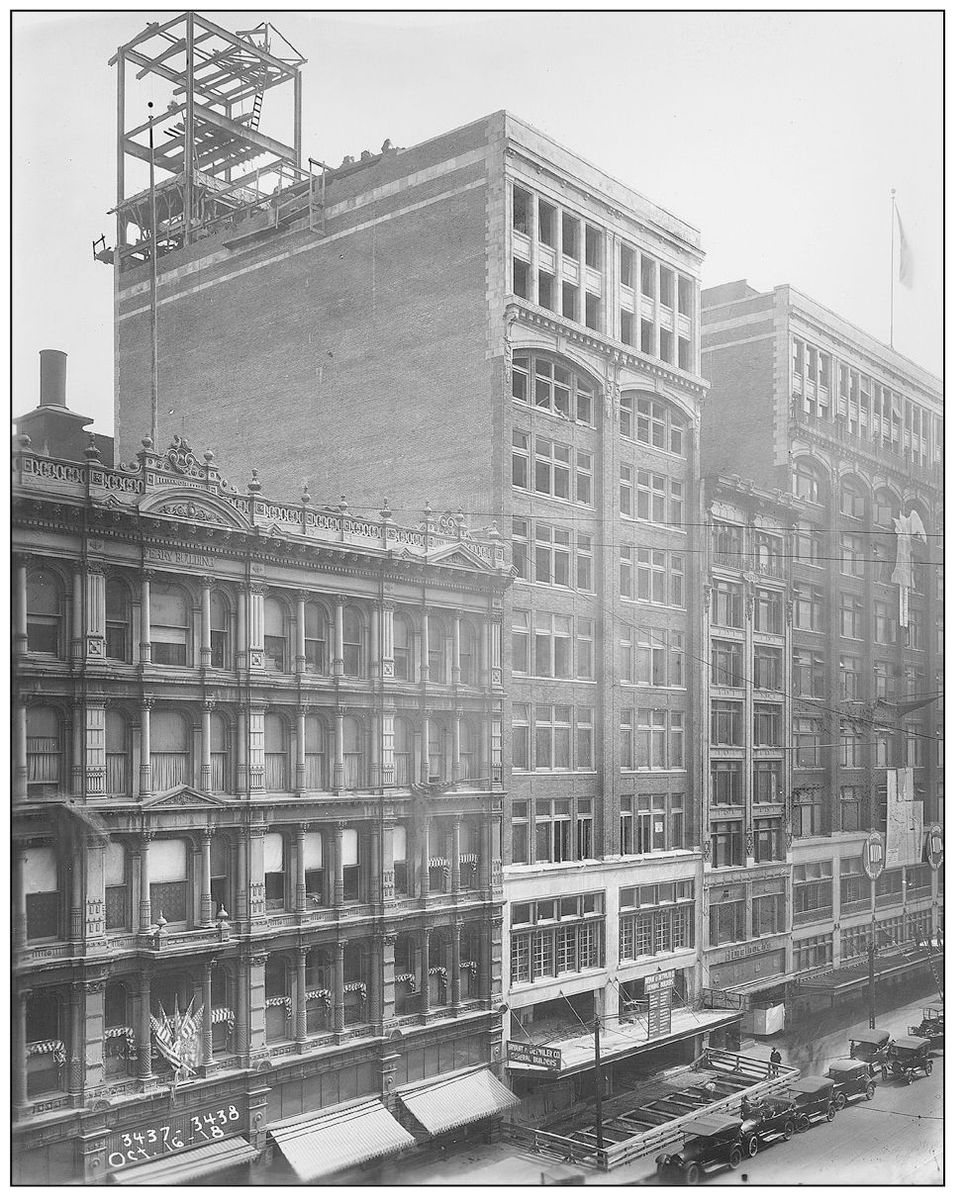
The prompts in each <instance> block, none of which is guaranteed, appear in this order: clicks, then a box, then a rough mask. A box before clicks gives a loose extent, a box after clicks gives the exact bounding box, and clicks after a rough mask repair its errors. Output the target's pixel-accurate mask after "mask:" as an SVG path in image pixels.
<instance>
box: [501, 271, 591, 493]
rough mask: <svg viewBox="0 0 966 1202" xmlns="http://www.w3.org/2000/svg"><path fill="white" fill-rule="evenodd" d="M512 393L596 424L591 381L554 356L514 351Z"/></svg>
mask: <svg viewBox="0 0 966 1202" xmlns="http://www.w3.org/2000/svg"><path fill="white" fill-rule="evenodd" d="M564 287H565V288H566V285H564ZM512 394H513V399H514V400H515V401H520V402H522V403H523V404H525V405H530V406H532V407H533V408H535V409H542V410H543V411H544V412H546V413H550V414H553V415H554V416H556V417H562V418H567V419H568V420H570V421H576V422H579V423H581V424H582V425H591V426H592V425H594V424H596V389H595V387H594V385H593V384H592V383H591V381H590V380H589V379H588V378H587V377H586V376H582V375H580V374H579V373H578V372H575V371H573V370H571V368H569V367H567V366H565V365H564V364H563V363H560V362H558V361H556V360H553V359H548V358H544V357H542V356H538V355H532V354H528V353H527V352H525V351H516V352H514V355H513V381H512ZM514 483H516V481H515V480H514ZM521 487H526V486H525V485H523V486H521Z"/></svg>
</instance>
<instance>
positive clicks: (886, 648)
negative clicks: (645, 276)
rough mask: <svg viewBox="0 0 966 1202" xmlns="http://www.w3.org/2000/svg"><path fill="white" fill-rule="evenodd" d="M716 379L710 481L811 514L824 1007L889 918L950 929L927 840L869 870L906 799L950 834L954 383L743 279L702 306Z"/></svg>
mask: <svg viewBox="0 0 966 1202" xmlns="http://www.w3.org/2000/svg"><path fill="white" fill-rule="evenodd" d="M702 364H703V370H704V374H705V375H706V376H707V377H708V379H709V380H710V382H711V393H710V399H709V403H708V409H707V413H706V421H705V425H704V443H703V448H704V449H703V459H704V461H705V466H706V467H707V468H708V469H709V470H710V469H715V468H717V469H719V470H723V471H724V470H726V471H728V472H735V473H738V474H740V475H741V476H744V477H746V478H750V479H753V480H754V481H755V482H756V484H757V485H759V486H760V487H764V488H779V489H782V490H784V491H785V492H786V493H788V494H790V495H791V497H792V498H793V500H794V505H795V508H796V510H797V513H796V514H795V516H794V519H793V520H789V522H788V525H787V529H786V535H787V537H789V538H790V540H791V546H790V551H791V555H790V559H788V560H786V562H787V563H788V564H789V568H788V573H787V578H788V580H789V582H790V584H791V587H792V613H791V633H790V638H791V644H792V659H791V671H790V676H789V677H788V678H787V683H786V684H785V686H784V687H785V689H786V691H787V704H788V707H789V709H790V717H791V735H790V739H789V740H788V742H789V743H790V745H791V773H790V780H789V786H788V787H789V790H790V802H791V810H790V817H791V828H790V841H791V848H790V859H791V862H792V872H793V890H792V894H793V902H792V919H793V936H794V944H793V963H792V965H791V968H792V970H793V971H795V972H805V971H806V970H813V969H816V968H823V967H826V968H828V969H831V970H832V971H831V972H830V973H829V974H828V975H826V976H825V977H824V978H822V979H821V980H820V981H819V984H818V992H822V991H824V993H825V994H826V995H829V994H834V991H835V990H840V991H847V990H849V989H853V988H857V987H859V986H860V985H861V979H862V978H863V977H864V968H865V960H866V952H867V947H868V943H869V940H870V938H871V937H872V928H873V922H875V923H877V925H878V932H879V934H878V940H877V942H878V944H879V945H880V946H887V945H890V944H899V945H902V944H906V945H909V944H911V943H913V942H914V941H915V940H916V938H917V937H918V935H919V934H920V933H921V934H923V935H925V934H927V933H928V932H929V931H931V930H932V929H933V928H934V927H937V926H939V925H941V915H942V904H943V900H942V874H941V869H940V868H934V867H931V866H930V864H929V863H927V862H924V856H923V848H922V844H921V843H919V844H918V845H917V846H916V847H914V848H910V849H909V852H908V854H907V855H906V856H905V857H903V858H898V859H897V858H896V856H895V854H894V851H898V847H895V848H894V849H893V850H890V847H889V842H890V841H892V842H893V843H895V839H894V838H893V836H891V835H889V833H888V832H887V836H888V837H887V841H886V842H887V846H886V867H887V871H886V872H885V873H884V874H883V876H882V877H880V878H879V880H878V882H877V883H875V884H871V883H870V881H869V880H868V878H867V876H866V875H865V873H864V871H863V869H862V862H861V857H862V854H863V847H864V844H865V839H866V834H867V832H869V831H870V830H873V829H878V830H882V831H886V816H887V814H886V811H887V797H888V794H889V791H890V790H891V789H895V790H896V793H895V796H896V797H897V798H899V800H902V799H903V796H902V795H903V793H904V792H906V791H908V798H907V799H906V800H908V801H909V802H912V803H914V808H919V809H921V812H922V815H923V820H924V823H925V827H926V828H927V829H928V828H929V827H930V826H932V825H941V824H942V821H943V758H942V749H943V741H942V733H943V729H942V727H943V716H942V670H943V494H942V449H943V398H942V383H941V381H940V380H938V379H936V378H935V377H934V376H932V375H930V374H929V373H928V372H926V371H924V370H923V369H922V368H920V367H918V366H917V365H916V364H914V363H912V362H910V361H909V360H908V359H906V358H904V357H903V356H902V355H900V354H898V353H896V352H895V351H894V350H892V349H891V348H889V347H886V346H883V345H882V344H881V343H879V342H877V341H876V340H875V339H873V338H871V337H869V336H868V335H867V334H865V333H863V332H862V331H861V330H859V329H857V328H856V327H855V326H853V325H851V324H850V323H849V322H847V321H845V320H843V319H842V318H840V317H838V316H837V315H836V314H834V313H832V312H831V311H829V310H828V309H826V308H824V307H823V306H822V305H820V304H818V303H816V302H815V301H813V300H811V299H810V298H808V297H806V296H804V295H802V294H801V293H800V292H797V291H796V290H795V289H793V288H791V287H788V286H781V287H778V288H775V289H774V290H773V291H771V292H767V293H759V292H756V291H755V290H754V289H752V288H750V287H749V286H748V285H747V283H746V282H744V281H741V282H738V283H732V284H724V285H721V286H720V287H716V288H710V289H706V290H705V291H704V293H703V294H702ZM741 587H747V586H741ZM737 603H738V604H740V597H739V599H738V602H737ZM909 772H911V777H910V776H909V775H908V773H909ZM934 858H935V857H934ZM917 963H918V961H917V958H916V957H915V956H912V957H911V958H910V957H909V956H904V957H903V956H899V957H895V958H893V960H892V961H886V960H883V971H886V970H888V972H890V973H892V974H893V975H895V974H898V973H901V972H905V971H906V970H909V969H912V968H915V967H916V965H917ZM814 992H815V990H813V993H814Z"/></svg>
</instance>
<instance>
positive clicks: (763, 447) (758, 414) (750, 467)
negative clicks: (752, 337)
mask: <svg viewBox="0 0 966 1202" xmlns="http://www.w3.org/2000/svg"><path fill="white" fill-rule="evenodd" d="M737 336H738V332H736V334H735V337H737ZM773 363H774V342H773V340H772V339H771V338H762V339H760V340H758V341H755V342H746V343H742V344H740V345H735V346H726V347H717V348H710V349H705V351H704V353H703V354H702V356H701V370H702V373H703V375H704V376H705V378H706V379H708V380H710V381H711V392H710V394H709V396H708V402H707V405H706V406H705V409H704V410H703V413H702V419H701V467H702V470H703V471H705V472H708V473H712V472H727V473H730V474H736V475H739V476H745V477H749V478H750V479H752V480H754V481H755V483H756V484H757V485H758V486H759V487H760V488H768V487H775V486H776V485H777V484H778V480H777V478H776V477H775V474H774V467H773V454H774V452H773V441H774V438H773V429H774V417H773V409H774V394H773V387H774V381H773Z"/></svg>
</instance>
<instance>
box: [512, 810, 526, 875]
mask: <svg viewBox="0 0 966 1202" xmlns="http://www.w3.org/2000/svg"><path fill="white" fill-rule="evenodd" d="M510 862H511V863H512V864H529V863H530V818H529V814H528V806H527V803H526V802H525V801H515V802H513V803H512V816H511V826H510Z"/></svg>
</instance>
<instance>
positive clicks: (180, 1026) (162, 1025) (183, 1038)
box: [151, 999, 203, 1075]
mask: <svg viewBox="0 0 966 1202" xmlns="http://www.w3.org/2000/svg"><path fill="white" fill-rule="evenodd" d="M158 1009H159V1010H160V1011H161V1017H160V1018H156V1017H155V1016H154V1015H153V1014H152V1015H151V1030H152V1031H153V1032H154V1040H155V1043H156V1044H157V1045H158V1050H159V1051H160V1053H161V1055H162V1056H163V1057H164V1058H165V1060H167V1062H168V1063H169V1064H170V1065H171V1067H172V1068H173V1069H174V1070H175V1072H179V1073H183V1074H184V1075H187V1074H189V1073H192V1072H194V1070H195V1068H196V1066H197V1064H198V1020H199V1018H200V1017H201V1013H202V1009H203V1007H202V1006H201V1005H200V1004H198V1003H196V1002H195V1000H194V999H192V1001H191V1002H190V1003H189V1005H188V1008H187V1009H186V1010H185V1012H184V1013H183V1014H182V1013H181V1012H180V1011H179V1009H178V1003H177V1002H175V1004H174V1014H173V1015H172V1016H171V1017H170V1018H169V1017H168V1015H167V1014H165V1012H164V1006H163V1005H162V1004H161V1003H160V1002H158Z"/></svg>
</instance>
